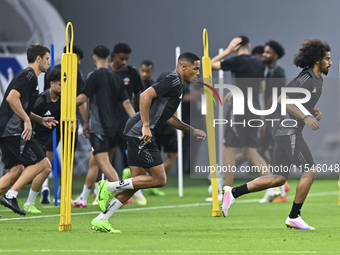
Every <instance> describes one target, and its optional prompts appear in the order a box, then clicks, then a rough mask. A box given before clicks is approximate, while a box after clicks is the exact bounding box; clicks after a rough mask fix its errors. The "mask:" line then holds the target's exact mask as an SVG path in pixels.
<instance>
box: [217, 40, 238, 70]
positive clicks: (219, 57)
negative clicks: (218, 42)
mask: <svg viewBox="0 0 340 255" xmlns="http://www.w3.org/2000/svg"><path fill="white" fill-rule="evenodd" d="M241 42H242V39H241V38H240V37H237V38H234V39H233V40H231V42H230V43H229V45H228V47H227V48H226V49H225V50H224V51H223V52H222V53H221V54H218V55H217V56H216V57H214V58H213V59H212V60H211V68H212V70H220V69H221V60H222V59H224V58H225V57H226V56H228V55H230V54H231V53H233V52H235V51H237V50H238V48H240V43H241Z"/></svg>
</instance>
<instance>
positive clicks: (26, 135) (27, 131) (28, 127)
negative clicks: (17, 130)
mask: <svg viewBox="0 0 340 255" xmlns="http://www.w3.org/2000/svg"><path fill="white" fill-rule="evenodd" d="M21 137H22V139H24V140H26V141H28V140H30V139H31V137H32V124H31V120H30V119H29V118H28V119H27V120H25V121H24V131H23V132H22V133H21Z"/></svg>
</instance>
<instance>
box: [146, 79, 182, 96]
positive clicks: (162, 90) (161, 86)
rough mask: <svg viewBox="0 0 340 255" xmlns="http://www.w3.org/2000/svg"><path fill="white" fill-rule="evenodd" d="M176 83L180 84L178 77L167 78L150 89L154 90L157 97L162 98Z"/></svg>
mask: <svg viewBox="0 0 340 255" xmlns="http://www.w3.org/2000/svg"><path fill="white" fill-rule="evenodd" d="M177 80H178V81H177ZM177 82H179V83H180V79H179V77H176V78H173V77H171V76H167V77H165V78H164V79H163V80H162V81H160V82H156V83H155V84H153V85H152V86H151V87H153V88H154V89H155V91H156V93H157V97H163V96H165V95H167V94H168V93H169V92H170V91H171V89H172V87H173V84H176V83H177Z"/></svg>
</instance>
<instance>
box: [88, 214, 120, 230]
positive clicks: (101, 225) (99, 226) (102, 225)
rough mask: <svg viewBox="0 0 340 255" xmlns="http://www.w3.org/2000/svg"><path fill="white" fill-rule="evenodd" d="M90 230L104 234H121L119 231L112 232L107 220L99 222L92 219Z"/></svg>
mask: <svg viewBox="0 0 340 255" xmlns="http://www.w3.org/2000/svg"><path fill="white" fill-rule="evenodd" d="M91 225H92V227H91V228H92V229H93V230H95V231H100V232H105V233H112V234H119V233H121V232H120V231H119V230H114V229H113V228H112V226H111V224H110V222H109V221H108V220H103V221H99V220H97V219H96V218H94V219H93V220H92V221H91Z"/></svg>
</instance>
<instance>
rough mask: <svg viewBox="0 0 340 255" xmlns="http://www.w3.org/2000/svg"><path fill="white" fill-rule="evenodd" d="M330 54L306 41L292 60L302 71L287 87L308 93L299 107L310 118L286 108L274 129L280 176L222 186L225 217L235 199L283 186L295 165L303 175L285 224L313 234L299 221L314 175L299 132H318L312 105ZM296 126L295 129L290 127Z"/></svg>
mask: <svg viewBox="0 0 340 255" xmlns="http://www.w3.org/2000/svg"><path fill="white" fill-rule="evenodd" d="M330 51H331V48H330V46H329V45H328V44H327V43H326V42H322V41H321V40H318V39H308V40H306V41H305V42H304V43H302V45H301V48H300V49H299V52H298V53H297V54H296V55H295V57H294V64H295V65H296V66H298V67H301V68H304V69H303V70H302V71H301V72H300V74H299V75H298V76H297V77H296V78H295V79H294V80H293V81H291V82H290V83H289V84H288V85H287V86H286V87H292V88H304V89H306V90H308V91H309V92H310V94H311V98H310V100H309V101H308V102H306V103H304V104H302V105H303V106H304V107H305V109H306V110H307V111H308V112H309V113H311V114H313V115H305V114H304V113H303V112H302V111H301V110H300V109H299V108H297V107H296V106H295V105H294V104H287V109H286V110H287V114H286V115H284V116H281V118H280V122H279V124H278V125H276V126H275V128H274V139H275V145H274V153H273V156H274V167H275V168H276V169H277V170H280V172H276V171H275V174H274V175H273V176H270V177H268V176H267V177H260V178H257V179H255V180H253V181H251V182H249V183H246V184H243V185H241V186H238V187H235V188H232V187H229V186H225V187H224V188H223V194H224V197H223V202H222V212H223V214H224V216H225V217H226V216H227V213H228V209H229V208H230V205H231V204H232V203H233V202H234V200H235V199H236V198H238V197H240V196H242V195H244V194H247V193H250V192H257V191H261V190H264V189H267V188H270V187H277V186H281V185H283V184H284V183H285V182H286V180H287V177H288V174H289V171H290V168H291V167H292V164H294V165H296V167H297V168H298V169H300V170H301V171H303V174H302V177H301V179H300V181H299V183H298V185H297V188H296V194H295V198H294V203H293V207H292V210H291V212H290V214H289V216H288V217H287V219H286V222H285V224H286V225H287V227H290V228H297V229H303V230H314V228H313V227H311V226H309V225H308V224H307V223H306V222H304V221H303V220H302V218H301V207H302V205H303V203H304V201H305V199H306V197H307V195H308V192H309V189H310V187H311V186H312V183H313V181H314V179H315V177H316V174H317V171H316V169H315V163H314V160H313V157H312V154H311V152H310V150H309V148H308V145H307V144H306V142H305V141H304V139H303V137H302V130H303V128H304V126H305V125H307V126H309V127H311V128H312V129H313V130H318V129H319V127H320V123H319V121H320V120H321V119H322V113H321V111H320V109H319V108H317V109H316V110H315V105H316V103H317V102H318V100H319V98H320V96H321V92H322V86H323V79H322V76H321V74H324V75H327V74H328V71H329V68H330V66H331V65H332V62H331V59H330V58H331V53H330ZM303 97H304V95H303V94H302V93H287V95H286V98H287V99H289V98H303ZM281 101H282V99H281V96H280V97H279V98H278V102H279V103H281ZM289 119H293V120H295V121H296V122H294V121H292V120H289ZM283 120H286V121H285V126H283V125H282V124H281V122H282V121H283ZM289 122H290V123H289ZM295 123H297V125H296V126H295V127H292V126H294V125H295Z"/></svg>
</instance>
